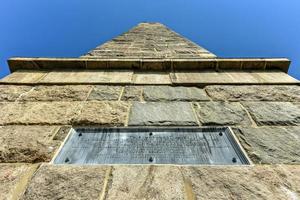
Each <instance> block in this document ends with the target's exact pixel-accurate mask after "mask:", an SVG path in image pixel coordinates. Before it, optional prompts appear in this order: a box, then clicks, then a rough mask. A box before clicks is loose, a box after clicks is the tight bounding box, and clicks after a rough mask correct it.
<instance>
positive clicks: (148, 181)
mask: <svg viewBox="0 0 300 200" xmlns="http://www.w3.org/2000/svg"><path fill="white" fill-rule="evenodd" d="M183 188H184V183H183V180H182V175H181V172H180V170H179V169H178V168H177V167H169V166H168V167H167V166H163V167H158V166H149V165H148V166H115V167H114V169H113V172H112V180H111V186H110V188H109V190H108V193H107V199H184V193H183V191H182V190H183Z"/></svg>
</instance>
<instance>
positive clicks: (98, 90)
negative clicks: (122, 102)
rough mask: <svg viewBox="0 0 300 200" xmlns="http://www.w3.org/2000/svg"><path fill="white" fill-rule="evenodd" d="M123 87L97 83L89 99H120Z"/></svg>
mask: <svg viewBox="0 0 300 200" xmlns="http://www.w3.org/2000/svg"><path fill="white" fill-rule="evenodd" d="M121 91H122V87H120V86H112V85H97V86H94V88H93V90H92V91H91V93H90V95H89V97H88V100H114V101H116V100H118V99H119V96H120V94H121Z"/></svg>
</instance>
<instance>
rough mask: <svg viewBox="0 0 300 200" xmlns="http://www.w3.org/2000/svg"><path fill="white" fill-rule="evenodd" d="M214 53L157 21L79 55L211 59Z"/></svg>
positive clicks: (133, 29) (142, 25)
mask: <svg viewBox="0 0 300 200" xmlns="http://www.w3.org/2000/svg"><path fill="white" fill-rule="evenodd" d="M214 57H216V56H215V55H214V54H212V53H210V52H208V51H207V50H206V49H204V48H202V47H200V46H198V45H196V44H195V43H193V42H191V41H189V40H187V39H186V38H184V37H182V36H181V35H179V34H177V33H175V32H174V31H172V30H170V29H168V28H167V27H165V26H164V25H162V24H159V23H140V24H138V25H137V26H135V27H133V28H132V29H130V30H129V31H128V32H126V33H123V34H122V35H120V36H118V37H116V38H114V39H112V40H111V41H109V42H106V43H104V44H102V45H101V46H98V47H96V48H95V49H93V50H91V51H90V52H88V53H87V54H85V55H84V56H82V57H81V58H91V59H92V58H152V59H153V58H214Z"/></svg>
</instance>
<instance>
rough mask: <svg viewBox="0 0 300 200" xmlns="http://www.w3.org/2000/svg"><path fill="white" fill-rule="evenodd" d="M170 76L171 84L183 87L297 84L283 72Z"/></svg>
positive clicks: (207, 73) (186, 72) (204, 73)
mask: <svg viewBox="0 0 300 200" xmlns="http://www.w3.org/2000/svg"><path fill="white" fill-rule="evenodd" d="M174 74H175V75H174V76H172V83H174V84H185V85H207V84H214V85H218V84H229V83H230V84H232V83H237V84H267V83H268V84H270V83H274V84H276V83H277V84H287V83H295V84H296V83H299V81H298V80H296V79H294V78H292V77H291V76H289V75H288V74H286V73H284V72H273V73H272V72H214V71H211V72H205V71H204V72H201V73H199V72H192V71H177V72H176V73H174Z"/></svg>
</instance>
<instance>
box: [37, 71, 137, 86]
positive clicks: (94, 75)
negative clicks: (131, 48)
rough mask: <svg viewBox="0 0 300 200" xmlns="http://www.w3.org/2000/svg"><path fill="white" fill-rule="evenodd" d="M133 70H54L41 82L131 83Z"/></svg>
mask: <svg viewBox="0 0 300 200" xmlns="http://www.w3.org/2000/svg"><path fill="white" fill-rule="evenodd" d="M132 74H133V72H132V71H129V70H117V71H105V70H93V71H88V70H84V71H79V70H78V71H53V72H49V73H48V74H47V76H45V77H44V78H43V79H42V80H41V81H40V82H41V83H107V84H111V83H131V79H132Z"/></svg>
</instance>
